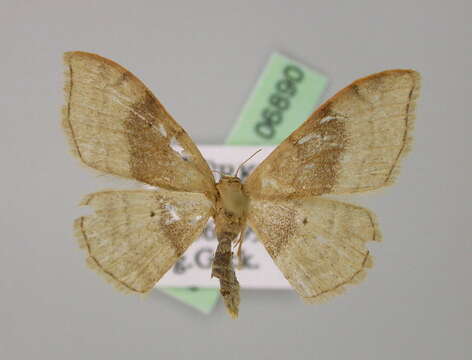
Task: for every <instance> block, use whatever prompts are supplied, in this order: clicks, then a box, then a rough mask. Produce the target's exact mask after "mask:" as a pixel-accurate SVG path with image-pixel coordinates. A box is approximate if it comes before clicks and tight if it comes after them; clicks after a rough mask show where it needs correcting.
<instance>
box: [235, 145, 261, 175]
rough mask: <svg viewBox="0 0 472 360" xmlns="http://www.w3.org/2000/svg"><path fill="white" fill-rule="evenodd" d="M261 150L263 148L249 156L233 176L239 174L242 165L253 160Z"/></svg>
mask: <svg viewBox="0 0 472 360" xmlns="http://www.w3.org/2000/svg"><path fill="white" fill-rule="evenodd" d="M261 151H262V149H259V150H257V151H256V152H255V153H254V154H252V155H251V156H249V157H248V158H247V159H246V160H244V161H243V162H242V163H241V165H239V166H238V168H237V169H236V172H235V173H234V175H233V176H235V177H236V176H238V172H239V170H240V169H241V167H242V166H243V165H244V164H245V163H247V162H248V161H249V160H251V159H252V158H253V157H254V156H255V155H256V154H257V153H258V152H261Z"/></svg>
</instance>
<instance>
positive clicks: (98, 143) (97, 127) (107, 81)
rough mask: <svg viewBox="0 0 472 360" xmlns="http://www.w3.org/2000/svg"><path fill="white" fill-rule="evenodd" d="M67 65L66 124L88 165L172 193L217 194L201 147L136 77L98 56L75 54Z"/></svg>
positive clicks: (74, 146) (66, 59) (67, 59)
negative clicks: (200, 150) (213, 192)
mask: <svg viewBox="0 0 472 360" xmlns="http://www.w3.org/2000/svg"><path fill="white" fill-rule="evenodd" d="M64 62H65V65H66V79H67V80H66V85H65V95H66V105H65V106H64V109H63V119H62V125H63V128H64V129H65V132H66V134H67V136H68V138H69V142H70V145H71V148H72V151H73V153H74V154H75V155H76V156H77V157H78V158H79V159H80V160H81V162H82V163H83V164H85V165H87V166H90V167H92V168H94V169H96V170H99V171H102V172H105V173H110V174H113V175H118V176H122V177H125V178H131V179H136V180H139V181H141V182H144V183H147V184H150V185H154V186H159V187H163V188H166V189H170V190H181V191H196V192H206V191H214V178H213V175H212V173H211V171H210V169H209V167H208V164H207V163H206V161H205V160H204V159H203V157H202V155H201V154H200V152H199V150H198V148H197V147H196V146H195V144H194V143H193V141H192V140H191V139H190V137H189V136H188V135H187V133H186V132H185V130H184V129H182V127H181V126H180V125H179V124H177V122H175V120H174V119H172V117H171V116H170V115H169V114H168V113H167V111H166V110H165V109H164V107H163V106H162V105H161V104H160V103H159V101H158V100H157V99H156V97H155V96H154V95H153V94H152V93H151V91H149V90H148V89H147V88H146V86H145V85H144V84H143V83H142V82H141V81H140V80H139V79H138V78H137V77H136V76H134V75H133V74H131V73H130V72H129V71H127V70H126V69H124V68H123V67H121V66H120V65H118V64H116V63H114V62H113V61H111V60H108V59H105V58H103V57H101V56H98V55H95V54H89V53H84V52H69V53H66V54H65V55H64Z"/></svg>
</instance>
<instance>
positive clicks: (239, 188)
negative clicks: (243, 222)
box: [216, 176, 248, 218]
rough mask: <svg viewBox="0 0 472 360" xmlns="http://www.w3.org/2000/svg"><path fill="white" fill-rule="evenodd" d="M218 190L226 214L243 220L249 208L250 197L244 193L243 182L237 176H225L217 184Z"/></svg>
mask: <svg viewBox="0 0 472 360" xmlns="http://www.w3.org/2000/svg"><path fill="white" fill-rule="evenodd" d="M216 189H217V190H218V193H219V197H220V201H221V205H222V207H223V208H224V210H225V212H229V213H231V214H232V215H233V216H235V217H237V218H243V217H244V215H245V213H246V209H247V206H248V197H247V196H246V195H245V194H244V192H243V184H241V180H240V179H239V178H238V177H235V176H223V177H222V178H221V180H220V181H219V182H218V184H216Z"/></svg>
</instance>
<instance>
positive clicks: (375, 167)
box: [62, 52, 420, 318]
mask: <svg viewBox="0 0 472 360" xmlns="http://www.w3.org/2000/svg"><path fill="white" fill-rule="evenodd" d="M64 60H65V65H66V77H67V81H66V85H65V94H66V104H65V106H64V109H63V119H62V124H63V127H64V130H65V132H66V134H67V137H68V139H69V142H70V145H71V148H72V151H73V153H74V155H75V156H76V157H77V158H78V159H79V160H80V161H81V162H82V163H83V164H85V165H87V166H89V167H91V168H93V169H95V170H98V171H100V172H102V173H107V174H113V175H116V176H120V177H123V178H129V179H134V180H137V181H139V182H142V183H144V184H148V185H151V186H153V187H155V188H154V189H152V190H144V189H143V190H127V191H113V190H111V191H102V192H97V193H94V194H90V195H88V196H86V197H85V199H83V201H82V203H81V204H82V205H89V206H91V207H93V208H94V210H95V213H94V214H93V215H90V216H83V217H80V218H78V219H77V220H76V221H75V233H76V236H77V238H78V239H79V241H80V245H81V247H82V248H83V249H85V251H86V252H87V263H88V264H89V265H90V266H91V267H92V268H94V269H95V270H97V271H98V272H99V273H100V274H102V275H103V276H104V277H105V278H106V279H108V280H109V281H110V282H111V283H113V284H114V285H115V286H116V287H117V288H118V289H120V290H124V291H126V292H133V293H147V292H149V291H150V290H151V289H152V288H153V287H154V286H155V284H156V283H157V282H158V281H159V279H160V278H161V277H162V276H163V275H164V274H165V273H166V272H167V271H168V270H169V269H170V268H171V267H172V265H173V264H174V263H175V262H176V261H177V260H178V259H179V258H180V257H181V255H182V254H183V253H184V252H185V250H186V249H187V248H188V247H189V245H190V244H191V243H192V242H193V241H194V240H196V239H197V238H198V237H199V235H200V233H201V232H202V230H203V229H204V227H205V225H206V223H207V221H208V219H209V218H210V217H213V219H214V221H215V225H216V234H217V239H218V246H217V249H216V253H215V256H214V261H213V265H212V273H211V275H212V276H214V277H216V278H218V279H219V281H220V292H221V295H222V297H223V299H224V302H225V305H226V307H227V309H228V311H229V313H230V315H231V316H232V317H233V318H235V317H237V316H238V309H239V303H240V297H239V283H238V280H237V278H236V274H235V271H234V268H233V265H232V257H233V251H232V250H233V247H234V245H239V246H241V244H242V242H243V239H242V235H243V234H244V233H245V230H246V227H247V226H250V227H251V228H252V229H253V230H254V231H255V233H256V234H257V236H258V238H259V239H260V241H261V242H262V243H263V244H264V246H265V248H266V249H267V251H268V253H269V254H270V256H271V257H272V259H273V260H274V262H275V263H276V265H277V266H278V268H279V269H280V271H281V272H282V273H283V275H284V276H285V277H286V278H287V280H288V281H289V283H290V284H291V285H292V287H293V288H294V289H295V291H296V292H297V293H298V294H299V295H300V296H301V297H302V299H303V300H305V301H306V302H308V303H316V302H320V301H324V300H326V299H328V298H330V297H331V296H333V295H337V294H340V293H342V292H343V290H344V287H345V285H348V284H354V283H357V282H359V281H360V280H361V279H362V278H363V277H364V275H365V271H366V269H367V268H369V267H370V266H371V265H372V260H371V255H370V253H369V250H368V249H367V248H366V243H367V242H368V241H380V240H381V235H380V231H379V229H378V226H377V222H376V220H375V217H374V215H373V214H372V213H371V212H370V211H369V210H366V209H364V208H362V207H359V206H355V205H351V204H348V203H344V202H340V201H337V200H334V199H329V198H326V197H325V196H322V195H326V194H334V195H337V194H350V193H357V192H363V191H369V190H375V189H378V188H380V187H384V186H387V185H390V184H392V183H393V182H394V180H395V177H396V176H397V174H398V170H399V165H400V161H401V159H402V157H403V156H404V155H405V154H406V153H407V151H408V149H409V146H410V143H411V131H412V128H413V121H414V117H415V115H414V111H415V101H416V99H417V97H418V92H419V87H420V77H419V74H418V73H417V72H415V71H412V70H388V71H384V72H380V73H377V74H373V75H370V76H368V77H365V78H362V79H360V80H357V81H355V82H354V83H352V84H351V85H349V86H348V87H346V88H345V89H343V90H341V91H340V92H338V93H337V94H336V95H334V96H333V97H332V98H331V99H329V100H328V101H326V102H325V103H324V104H323V105H322V106H321V107H319V108H318V109H317V110H316V111H315V112H314V113H313V114H312V115H311V116H310V117H309V118H308V120H306V121H305V122H304V123H303V124H302V125H301V126H300V127H299V128H298V129H297V130H295V131H294V132H293V133H292V134H291V135H290V136H289V137H288V138H287V139H285V140H284V141H283V142H282V143H281V144H280V145H279V146H278V147H277V148H276V149H275V150H274V151H273V152H272V153H271V154H270V155H269V156H268V157H267V158H266V159H265V160H264V161H263V162H262V163H261V164H260V165H259V166H258V167H257V168H256V169H255V170H254V171H253V172H252V173H251V174H250V175H249V177H248V178H247V179H246V180H245V181H244V182H241V180H240V179H239V178H238V177H237V176H230V175H223V176H222V177H221V178H220V180H219V181H218V182H217V183H216V182H215V177H214V175H213V173H212V171H211V170H210V168H209V167H208V164H207V162H206V161H205V160H204V159H203V157H202V155H201V153H200V152H199V150H198V148H197V147H196V146H195V144H194V143H193V141H192V140H191V138H190V137H189V136H188V135H187V133H186V132H185V130H184V129H182V127H181V126H180V125H179V124H177V122H175V120H174V119H173V118H172V117H171V116H170V115H169V113H168V112H167V111H166V110H165V109H164V107H163V106H162V105H161V104H160V102H159V101H158V100H157V99H156V97H155V96H154V95H153V94H152V93H151V91H149V90H148V89H147V88H146V86H145V85H144V84H143V83H142V82H141V81H140V80H139V79H138V78H137V77H135V76H134V75H133V74H131V73H130V72H129V71H127V70H126V69H124V68H123V67H121V66H120V65H118V64H116V63H114V62H113V61H111V60H108V59H105V58H103V57H101V56H98V55H95V54H89V53H85V52H70V53H66V54H65V56H64Z"/></svg>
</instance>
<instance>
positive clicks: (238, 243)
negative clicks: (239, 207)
mask: <svg viewBox="0 0 472 360" xmlns="http://www.w3.org/2000/svg"><path fill="white" fill-rule="evenodd" d="M245 235H246V228H244V229H243V230H242V231H241V233H240V234H239V237H238V240H236V242H235V243H234V245H233V249H235V248H236V247H237V248H238V251H237V253H236V254H237V256H238V266H237V267H236V268H237V269H238V270H241V269H242V267H243V257H242V253H241V248H242V246H243V242H244V237H245Z"/></svg>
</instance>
